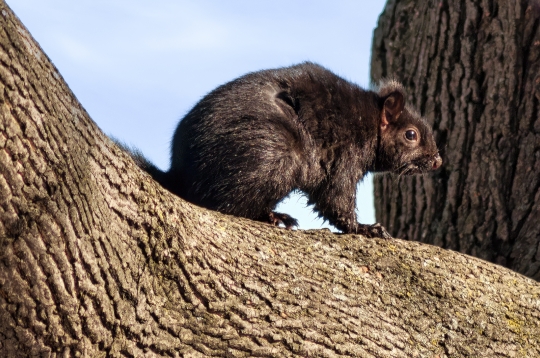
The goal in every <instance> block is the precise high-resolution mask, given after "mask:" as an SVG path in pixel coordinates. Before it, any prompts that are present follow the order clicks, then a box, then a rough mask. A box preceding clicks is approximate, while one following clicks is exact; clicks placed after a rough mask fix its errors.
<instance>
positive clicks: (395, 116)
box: [374, 80, 442, 175]
mask: <svg viewBox="0 0 540 358" xmlns="http://www.w3.org/2000/svg"><path fill="white" fill-rule="evenodd" d="M378 95H379V108H380V114H379V143H378V150H377V157H376V160H375V166H374V167H375V170H374V171H391V172H393V173H396V174H398V175H410V174H419V173H425V172H428V171H430V170H435V169H438V168H439V167H440V166H441V164H442V159H441V157H440V155H439V151H438V149H437V144H436V143H435V139H434V137H433V131H432V130H431V127H430V126H429V124H428V123H427V122H426V120H425V119H424V118H422V116H420V115H419V114H418V112H416V111H415V110H414V109H412V108H411V107H409V106H407V105H405V92H404V90H403V86H402V85H401V83H399V82H398V81H395V80H388V81H385V82H383V83H382V84H381V86H380V87H379V91H378Z"/></svg>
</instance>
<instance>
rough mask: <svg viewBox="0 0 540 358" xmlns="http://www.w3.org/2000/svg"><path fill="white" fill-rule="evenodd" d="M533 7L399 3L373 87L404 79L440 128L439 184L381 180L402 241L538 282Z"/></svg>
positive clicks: (539, 166) (538, 132)
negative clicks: (442, 250)
mask: <svg viewBox="0 0 540 358" xmlns="http://www.w3.org/2000/svg"><path fill="white" fill-rule="evenodd" d="M539 7H540V6H539V3H538V1H536V0H530V1H529V0H518V1H507V0H483V1H473V0H441V1H433V0H417V1H412V0H390V1H388V4H387V6H386V9H385V11H384V13H383V14H382V15H381V17H380V19H379V24H378V27H377V29H376V31H375V34H374V42H373V54H372V56H373V57H372V69H371V71H372V72H371V75H372V78H373V79H374V80H375V81H376V80H377V79H380V78H382V77H387V76H396V77H397V78H399V79H401V80H402V81H403V82H404V84H405V85H406V87H408V88H409V92H410V93H411V96H410V98H409V100H410V101H412V103H413V104H414V105H415V106H417V108H419V109H421V111H422V112H423V114H424V115H425V116H426V117H427V119H428V120H429V121H431V123H433V125H434V128H435V134H436V137H437V140H438V142H439V144H440V148H441V150H442V152H443V160H444V165H443V168H442V170H440V171H439V172H438V173H437V174H435V175H430V176H424V177H414V178H396V177H391V176H381V177H378V178H377V179H376V180H375V193H376V194H375V196H376V198H377V200H376V201H377V203H376V215H377V219H378V221H380V222H381V223H382V224H383V225H384V226H386V228H387V229H388V230H389V231H390V233H392V234H393V235H395V236H397V237H401V238H405V239H408V240H417V241H421V242H427V243H431V244H435V245H439V246H442V247H444V248H448V249H452V250H457V251H460V252H462V253H467V254H470V255H474V256H477V257H480V258H483V259H486V260H489V261H492V262H496V263H499V264H502V265H505V266H507V267H509V268H511V269H513V270H516V271H518V272H521V273H523V274H525V275H527V276H529V277H532V278H535V279H536V280H540V225H538V220H539V219H540V115H539V110H540V108H539V101H540V30H539V18H540V12H539Z"/></svg>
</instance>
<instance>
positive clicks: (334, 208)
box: [134, 62, 441, 236]
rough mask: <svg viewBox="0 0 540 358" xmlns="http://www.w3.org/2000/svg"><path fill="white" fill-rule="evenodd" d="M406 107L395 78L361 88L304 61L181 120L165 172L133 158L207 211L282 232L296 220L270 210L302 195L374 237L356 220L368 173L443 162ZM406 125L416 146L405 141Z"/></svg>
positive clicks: (222, 93) (212, 98)
mask: <svg viewBox="0 0 540 358" xmlns="http://www.w3.org/2000/svg"><path fill="white" fill-rule="evenodd" d="M403 102H404V93H403V89H402V87H401V85H400V84H399V83H397V82H395V81H390V82H387V83H383V84H382V86H381V88H380V89H379V91H378V92H374V91H366V90H363V89H362V88H360V87H358V86H357V85H355V84H353V83H350V82H348V81H346V80H344V79H342V78H340V77H338V76H336V75H335V74H333V73H332V72H330V71H328V70H326V69H325V68H323V67H321V66H318V65H316V64H313V63H309V62H307V63H303V64H299V65H296V66H292V67H286V68H280V69H275V70H265V71H259V72H254V73H250V74H247V75H245V76H243V77H240V78H238V79H236V80H234V81H231V82H229V83H227V84H225V85H223V86H220V87H218V88H216V89H215V90H214V91H212V92H211V93H210V94H208V95H207V96H206V97H204V98H203V99H202V100H201V101H200V102H199V103H197V105H196V106H195V107H194V108H193V109H192V110H191V111H190V112H189V113H188V114H187V115H186V116H185V117H184V118H183V119H182V121H181V122H180V124H179V125H178V128H177V129H176V132H175V133H174V137H173V140H172V155H171V162H172V163H171V168H170V170H169V171H168V172H166V173H164V172H162V171H160V170H159V169H158V168H156V167H155V166H154V165H153V164H151V163H149V162H148V161H146V159H144V157H142V156H141V155H140V154H139V153H136V154H135V155H134V157H135V158H136V159H137V162H138V164H139V165H140V166H141V167H142V168H144V169H145V170H146V171H148V172H149V173H150V174H151V175H152V176H153V177H154V178H155V179H156V180H157V181H158V182H160V183H161V184H162V185H163V186H165V187H166V188H167V189H169V190H170V191H172V192H173V193H175V194H177V195H179V196H180V197H182V198H184V199H186V200H188V201H191V202H193V203H195V204H197V205H200V206H203V207H206V208H209V209H213V210H217V211H220V212H223V213H227V214H232V215H237V216H243V217H246V218H250V219H254V220H260V221H265V222H271V223H274V224H277V223H280V222H281V223H284V224H285V225H286V226H288V227H289V226H292V225H296V220H294V219H293V218H291V217H290V216H288V215H286V214H280V213H275V212H273V210H274V208H275V207H276V205H277V204H278V202H279V201H280V200H282V199H283V198H284V197H285V196H287V195H288V194H289V193H290V192H291V191H293V190H301V191H303V192H304V193H306V194H307V196H308V198H309V203H311V204H315V210H316V211H317V212H318V213H319V215H320V216H322V217H324V218H325V219H327V220H328V221H329V222H330V223H331V224H332V225H334V226H335V227H337V228H338V229H339V230H342V231H343V232H346V233H351V232H352V233H354V232H359V233H363V234H367V235H369V236H373V235H376V233H377V232H379V233H380V231H376V233H375V234H374V233H373V230H371V231H370V230H369V227H368V226H366V225H361V224H359V223H358V222H357V220H356V214H355V201H356V200H355V198H356V184H357V183H358V181H360V180H361V179H362V178H363V176H364V175H365V174H366V172H369V171H371V172H376V171H394V172H396V173H399V174H412V173H420V172H425V171H428V170H431V169H433V168H435V169H436V168H437V167H438V166H440V163H441V160H440V157H439V155H438V151H437V147H436V145H435V141H434V139H433V135H432V133H431V129H430V128H429V127H428V125H427V124H426V123H425V122H424V120H423V119H422V118H421V117H420V116H419V115H417V114H416V113H415V112H414V111H412V110H410V109H409V108H408V107H404V106H403ZM382 118H386V120H387V121H388V122H389V124H388V125H387V126H382V125H381V121H382V120H383V119H382ZM411 126H412V127H416V128H417V129H418V132H419V134H420V140H419V141H418V143H416V144H415V145H411V143H410V142H408V141H407V140H406V139H405V137H404V133H405V131H406V130H407V128H410V127H411ZM383 127H384V129H382V128H383Z"/></svg>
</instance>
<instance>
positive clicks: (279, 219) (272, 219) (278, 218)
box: [260, 211, 298, 230]
mask: <svg viewBox="0 0 540 358" xmlns="http://www.w3.org/2000/svg"><path fill="white" fill-rule="evenodd" d="M260 221H263V222H267V223H269V224H271V225H274V226H279V225H280V224H283V225H284V226H285V228H286V229H287V230H291V229H292V228H293V226H296V227H297V226H298V220H296V219H295V218H293V217H291V216H290V215H288V214H283V213H278V212H275V211H272V212H270V213H269V214H268V215H266V216H263V217H262V218H261V220H260Z"/></svg>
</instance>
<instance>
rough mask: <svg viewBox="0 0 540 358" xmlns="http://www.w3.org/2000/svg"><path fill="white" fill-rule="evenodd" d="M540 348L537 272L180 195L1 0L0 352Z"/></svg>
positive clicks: (312, 353)
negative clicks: (253, 216) (91, 113)
mask: <svg viewBox="0 0 540 358" xmlns="http://www.w3.org/2000/svg"><path fill="white" fill-rule="evenodd" d="M539 355H540V284H539V283H537V282H535V281H533V280H531V279H528V278H525V277H523V276H521V275H519V274H517V273H514V272H512V271H510V270H508V269H505V268H503V267H500V266H496V265H493V264H490V263H487V262H484V261H481V260H478V259H476V258H472V257H469V256H466V255H463V254H460V253H456V252H452V251H446V250H443V249H440V248H437V247H434V246H429V245H425V244H420V243H415V242H407V241H401V240H369V239H365V238H363V237H361V236H355V235H334V234H332V233H330V232H327V231H324V230H321V231H307V232H303V231H287V230H283V229H279V228H275V227H272V226H269V225H265V224H263V223H258V222H252V221H249V220H246V219H241V218H235V217H230V216H225V215H221V214H219V213H215V212H211V211H207V210H203V209H201V208H198V207H195V206H193V205H190V204H188V203H186V202H185V201H183V200H181V199H179V198H177V197H175V196H173V195H172V194H170V193H169V192H167V191H165V190H163V189H162V188H161V187H159V186H158V185H157V184H156V183H155V182H154V181H152V180H151V178H150V177H149V176H148V175H146V174H145V173H143V172H141V171H140V170H139V169H138V168H137V167H136V166H135V164H134V163H133V161H132V160H131V159H130V158H128V157H127V156H126V155H125V154H124V153H123V152H122V151H121V150H120V149H119V148H117V147H116V146H115V145H114V144H113V143H112V142H111V141H110V140H109V138H107V137H106V136H105V135H104V134H103V133H102V132H101V131H100V130H99V128H97V126H96V125H95V124H94V123H93V122H92V121H91V119H90V118H89V117H88V115H87V113H86V112H85V111H84V109H83V108H82V107H81V105H80V104H79V103H78V102H77V100H76V99H75V97H74V95H73V94H72V93H71V92H70V90H69V88H68V87H67V86H66V84H65V83H64V81H63V80H62V77H61V76H60V75H59V73H58V72H57V70H56V69H55V68H54V66H53V65H52V64H51V63H50V62H49V60H48V58H47V57H46V55H45V54H43V53H42V51H41V49H40V48H39V46H38V45H37V44H36V43H35V42H34V40H33V39H32V37H31V36H30V35H29V34H28V32H27V30H26V29H25V28H24V27H23V26H22V25H21V24H20V22H19V20H18V19H17V18H16V17H15V16H14V15H13V14H12V12H11V11H10V9H9V8H8V7H7V6H6V4H5V3H4V2H3V1H0V356H2V357H19V356H44V357H50V356H51V357H56V356H85V357H86V356H91V357H95V356H115V357H116V356H130V357H133V356H134V357H140V356H185V357H199V356H218V357H224V356H229V357H247V356H258V357H292V356H298V357H341V356H361V357H435V356H438V357H450V356H452V357H458V356H476V357H494V356H498V357H515V356H529V357H533V356H539Z"/></svg>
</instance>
